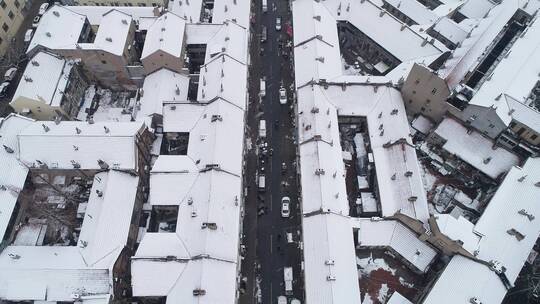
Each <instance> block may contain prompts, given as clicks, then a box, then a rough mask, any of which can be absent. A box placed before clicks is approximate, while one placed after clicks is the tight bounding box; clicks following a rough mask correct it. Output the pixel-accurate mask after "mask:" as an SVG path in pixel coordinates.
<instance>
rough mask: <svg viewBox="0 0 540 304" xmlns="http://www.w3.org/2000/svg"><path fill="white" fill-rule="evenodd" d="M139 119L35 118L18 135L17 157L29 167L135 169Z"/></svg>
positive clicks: (144, 126)
mask: <svg viewBox="0 0 540 304" xmlns="http://www.w3.org/2000/svg"><path fill="white" fill-rule="evenodd" d="M145 128H146V125H145V124H144V123H142V122H114V123H113V122H95V123H92V124H90V123H87V122H81V121H62V122H60V123H59V124H56V122H52V121H37V122H33V123H31V124H30V125H29V126H28V127H26V128H25V129H24V130H22V131H21V132H20V134H19V135H18V145H19V149H20V151H19V153H18V155H17V157H18V158H19V160H21V161H22V162H23V163H25V164H27V165H28V166H29V167H41V166H47V167H49V168H58V169H73V168H74V167H79V168H80V169H83V170H84V169H101V166H100V164H99V160H101V161H103V162H105V163H107V164H108V165H109V166H111V167H112V168H119V169H126V170H137V168H138V163H137V149H136V142H137V139H136V137H137V134H139V133H140V132H143V130H144V129H145Z"/></svg>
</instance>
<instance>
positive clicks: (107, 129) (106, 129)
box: [103, 126, 111, 133]
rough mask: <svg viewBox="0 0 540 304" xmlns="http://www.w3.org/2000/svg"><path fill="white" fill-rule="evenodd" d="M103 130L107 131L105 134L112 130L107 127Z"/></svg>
mask: <svg viewBox="0 0 540 304" xmlns="http://www.w3.org/2000/svg"><path fill="white" fill-rule="evenodd" d="M103 129H104V130H105V133H109V132H111V130H110V129H109V128H107V126H103Z"/></svg>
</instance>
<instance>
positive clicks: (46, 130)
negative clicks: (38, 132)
mask: <svg viewBox="0 0 540 304" xmlns="http://www.w3.org/2000/svg"><path fill="white" fill-rule="evenodd" d="M41 126H42V127H43V130H45V132H49V131H50V130H51V128H49V127H48V126H47V125H46V124H41Z"/></svg>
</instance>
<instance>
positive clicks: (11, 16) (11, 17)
mask: <svg viewBox="0 0 540 304" xmlns="http://www.w3.org/2000/svg"><path fill="white" fill-rule="evenodd" d="M8 17H9V19H11V20H13V18H15V14H13V12H12V11H9V13H8Z"/></svg>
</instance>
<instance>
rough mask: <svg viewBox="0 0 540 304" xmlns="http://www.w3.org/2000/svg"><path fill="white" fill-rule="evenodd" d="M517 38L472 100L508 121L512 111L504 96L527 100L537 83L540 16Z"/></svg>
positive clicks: (507, 122) (539, 54)
mask: <svg viewBox="0 0 540 304" xmlns="http://www.w3.org/2000/svg"><path fill="white" fill-rule="evenodd" d="M518 37H519V38H518V39H517V40H516V41H515V42H514V44H513V45H512V47H511V48H510V50H509V51H508V52H507V53H506V54H505V55H503V57H504V58H502V59H501V61H500V62H499V64H498V65H497V66H496V67H495V69H494V70H493V71H492V73H491V74H490V75H489V76H488V80H486V81H485V82H484V83H483V84H482V86H481V87H480V89H479V90H478V91H477V92H476V94H475V95H474V96H473V98H472V99H471V101H470V102H469V104H473V105H478V106H483V107H491V106H493V107H495V108H496V110H497V114H498V115H499V117H500V118H501V120H502V121H503V122H505V123H506V124H509V123H510V120H511V113H510V111H509V108H508V105H507V103H506V102H505V98H502V95H508V96H511V97H513V98H514V99H516V100H518V101H520V102H524V101H525V100H526V99H527V98H528V97H529V94H530V92H531V89H532V88H533V87H534V86H535V85H536V83H537V82H538V71H539V70H540V61H539V60H538V57H540V19H539V18H538V17H535V19H534V20H533V21H532V22H531V24H530V25H529V26H528V27H527V28H526V29H525V31H524V33H522V34H520V35H519V36H518Z"/></svg>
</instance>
